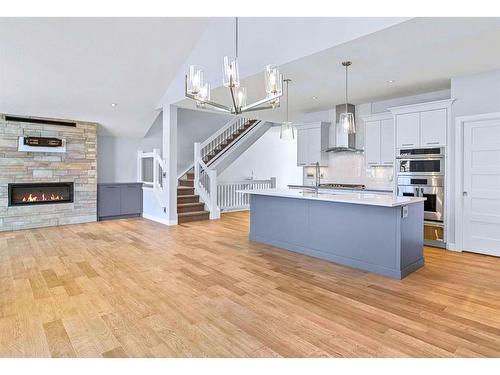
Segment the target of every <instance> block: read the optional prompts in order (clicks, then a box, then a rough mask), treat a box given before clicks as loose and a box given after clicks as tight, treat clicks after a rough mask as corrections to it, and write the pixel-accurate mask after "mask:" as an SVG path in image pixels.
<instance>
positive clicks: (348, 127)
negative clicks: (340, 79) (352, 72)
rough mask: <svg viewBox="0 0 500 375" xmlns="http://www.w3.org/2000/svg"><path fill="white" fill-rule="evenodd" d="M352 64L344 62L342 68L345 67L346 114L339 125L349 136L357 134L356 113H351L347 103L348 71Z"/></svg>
mask: <svg viewBox="0 0 500 375" xmlns="http://www.w3.org/2000/svg"><path fill="white" fill-rule="evenodd" d="M351 64H352V62H351V61H344V62H343V63H342V66H345V112H344V113H341V114H340V119H339V123H340V126H341V127H342V129H343V130H344V131H346V132H347V133H348V134H354V133H356V122H355V120H354V113H352V112H349V111H348V109H347V103H348V95H347V94H348V92H347V88H348V84H349V81H348V69H349V66H351Z"/></svg>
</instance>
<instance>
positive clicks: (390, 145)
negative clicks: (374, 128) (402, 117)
mask: <svg viewBox="0 0 500 375" xmlns="http://www.w3.org/2000/svg"><path fill="white" fill-rule="evenodd" d="M395 155H396V148H395V147H394V121H393V120H392V119H387V120H382V121H380V162H381V163H382V164H386V165H393V164H394V157H395Z"/></svg>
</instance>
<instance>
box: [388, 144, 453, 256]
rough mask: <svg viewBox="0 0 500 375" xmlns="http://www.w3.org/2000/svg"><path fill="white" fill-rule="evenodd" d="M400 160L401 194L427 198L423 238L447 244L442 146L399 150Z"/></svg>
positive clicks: (440, 245)
mask: <svg viewBox="0 0 500 375" xmlns="http://www.w3.org/2000/svg"><path fill="white" fill-rule="evenodd" d="M397 161H398V169H397V174H398V179H397V182H398V195H400V196H411V197H425V198H427V199H426V201H425V202H424V242H425V243H426V244H427V245H432V246H439V247H445V246H446V242H445V230H444V199H445V189H444V164H445V157H444V151H443V149H442V148H431V149H409V150H400V154H399V155H398V157H397Z"/></svg>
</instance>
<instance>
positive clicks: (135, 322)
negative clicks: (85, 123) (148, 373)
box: [0, 213, 500, 357]
mask: <svg viewBox="0 0 500 375" xmlns="http://www.w3.org/2000/svg"><path fill="white" fill-rule="evenodd" d="M247 232H248V214H247V213H234V214H225V215H223V216H222V219H221V220H216V221H200V222H192V223H186V224H182V225H179V226H176V227H166V226H163V225H161V224H157V223H154V222H151V221H148V220H143V219H127V220H116V221H105V222H99V223H91V224H83V225H68V226H63V227H54V228H43V229H34V230H25V231H18V232H8V233H0V356H3V357H50V356H52V357H101V356H102V357H125V356H128V357H274V356H283V357H304V356H305V357H322V356H325V357H326V356H335V357H336V356H342V357H404V356H412V357H448V356H459V357H469V356H471V357H476V356H488V357H498V356H500V259H498V258H493V257H488V256H482V255H476V254H468V253H453V252H447V251H443V250H438V249H432V248H427V249H426V250H425V258H426V265H425V267H424V268H422V269H420V270H419V271H417V272H415V273H413V274H412V275H410V276H408V277H407V278H405V279H404V280H402V281H400V280H393V279H389V278H386V277H382V276H377V275H374V274H370V273H367V272H363V271H359V270H355V269H351V268H348V267H342V266H339V265H335V264H332V263H328V262H325V261H321V260H318V259H314V258H309V257H306V256H301V255H298V254H295V253H292V252H288V251H284V250H280V249H277V248H273V247H270V246H265V245H261V244H258V243H255V242H250V241H249V240H248V238H247Z"/></svg>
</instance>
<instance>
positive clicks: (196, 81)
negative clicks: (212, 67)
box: [187, 65, 203, 95]
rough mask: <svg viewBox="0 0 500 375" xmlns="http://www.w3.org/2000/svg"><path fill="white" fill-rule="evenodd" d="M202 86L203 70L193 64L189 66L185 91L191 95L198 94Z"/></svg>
mask: <svg viewBox="0 0 500 375" xmlns="http://www.w3.org/2000/svg"><path fill="white" fill-rule="evenodd" d="M202 86H203V70H201V69H198V68H197V67H196V66H194V65H190V66H189V75H188V81H187V92H188V93H189V94H192V95H198V93H199V92H200V90H201V88H202Z"/></svg>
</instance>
